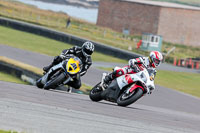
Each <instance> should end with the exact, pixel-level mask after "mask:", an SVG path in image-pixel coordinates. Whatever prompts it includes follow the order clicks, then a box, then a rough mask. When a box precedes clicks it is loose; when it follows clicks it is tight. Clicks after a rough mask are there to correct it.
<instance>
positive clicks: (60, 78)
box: [44, 73, 66, 90]
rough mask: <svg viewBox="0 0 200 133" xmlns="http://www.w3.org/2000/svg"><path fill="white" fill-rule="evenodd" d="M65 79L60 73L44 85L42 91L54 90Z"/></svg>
mask: <svg viewBox="0 0 200 133" xmlns="http://www.w3.org/2000/svg"><path fill="white" fill-rule="evenodd" d="M65 78H66V76H65V74H64V73H60V74H59V75H58V76H54V77H53V78H52V79H50V80H49V81H48V82H47V83H46V84H45V85H44V89H45V90H49V89H55V88H56V87H58V85H60V84H61V83H62V82H63V81H64V80H65Z"/></svg>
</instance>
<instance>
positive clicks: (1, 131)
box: [0, 130, 17, 133]
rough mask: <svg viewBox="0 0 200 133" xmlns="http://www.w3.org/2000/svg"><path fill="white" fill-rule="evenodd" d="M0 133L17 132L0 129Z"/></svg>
mask: <svg viewBox="0 0 200 133" xmlns="http://www.w3.org/2000/svg"><path fill="white" fill-rule="evenodd" d="M0 133H17V132H16V131H4V130H0Z"/></svg>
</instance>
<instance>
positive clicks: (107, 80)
mask: <svg viewBox="0 0 200 133" xmlns="http://www.w3.org/2000/svg"><path fill="white" fill-rule="evenodd" d="M112 75H113V74H112V73H110V74H108V75H106V76H105V78H104V83H105V84H108V83H109V82H110V81H112V80H113V76H112Z"/></svg>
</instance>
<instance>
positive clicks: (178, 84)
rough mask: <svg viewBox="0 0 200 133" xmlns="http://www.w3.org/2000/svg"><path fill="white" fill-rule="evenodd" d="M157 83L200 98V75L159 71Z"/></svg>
mask: <svg viewBox="0 0 200 133" xmlns="http://www.w3.org/2000/svg"><path fill="white" fill-rule="evenodd" d="M155 83H156V84H158V85H160V86H164V87H167V88H172V89H175V90H178V91H181V92H184V93H188V94H191V95H193V96H196V97H200V74H198V73H197V74H195V73H185V72H172V71H164V70H159V71H158V73H157V76H156V79H155Z"/></svg>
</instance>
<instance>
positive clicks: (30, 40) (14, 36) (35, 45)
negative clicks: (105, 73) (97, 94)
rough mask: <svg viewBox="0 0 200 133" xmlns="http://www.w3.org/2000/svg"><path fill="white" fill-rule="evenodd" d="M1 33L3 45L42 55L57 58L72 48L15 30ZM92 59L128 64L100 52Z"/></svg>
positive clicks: (0, 37)
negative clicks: (63, 51)
mask: <svg viewBox="0 0 200 133" xmlns="http://www.w3.org/2000/svg"><path fill="white" fill-rule="evenodd" d="M0 31H1V32H0V42H1V44H5V45H9V46H12V47H15V48H20V49H24V50H28V51H33V52H37V53H41V54H46V55H50V56H56V55H59V54H60V53H61V52H62V50H63V49H68V48H70V47H72V45H70V44H67V43H63V42H59V41H55V40H53V39H49V38H45V37H41V36H39V35H34V34H30V33H27V32H22V31H18V30H14V29H11V28H7V27H3V26H0ZM92 59H93V60H94V61H104V62H110V61H112V62H121V63H125V62H126V61H125V60H121V59H119V58H115V57H112V56H107V55H104V54H101V53H98V52H94V54H93V55H92Z"/></svg>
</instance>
